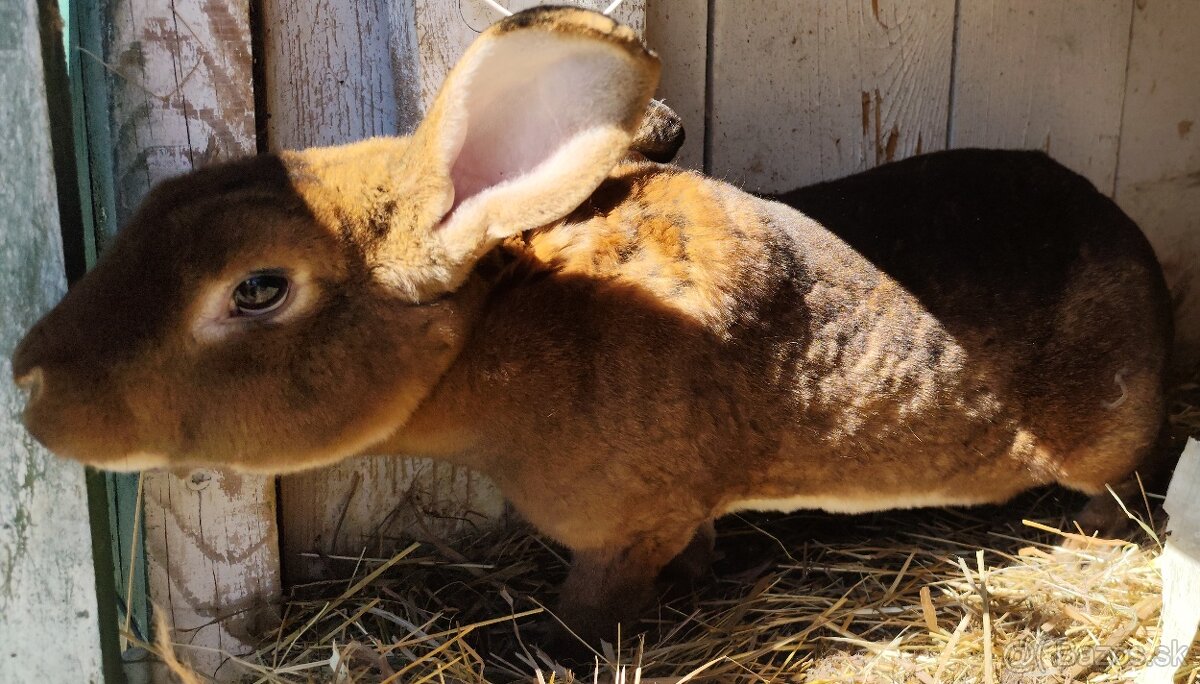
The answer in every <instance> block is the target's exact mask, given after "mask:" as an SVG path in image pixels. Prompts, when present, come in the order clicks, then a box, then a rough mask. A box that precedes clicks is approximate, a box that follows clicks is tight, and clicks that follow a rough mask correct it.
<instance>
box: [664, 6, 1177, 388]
mask: <svg viewBox="0 0 1200 684" xmlns="http://www.w3.org/2000/svg"><path fill="white" fill-rule="evenodd" d="M659 3H661V5H659ZM684 4H685V5H687V6H689V7H690V6H691V5H690V4H689V3H684ZM656 5H658V6H659V7H661V8H674V7H675V2H674V1H673V0H650V8H651V9H650V15H651V17H654V16H657V15H658V14H659V13H660V12H676V13H678V11H677V10H674V9H655V7H656ZM709 7H710V8H711V14H710V15H709V16H708V22H709V23H710V24H711V27H712V30H711V52H710V54H709V56H708V57H709V59H710V60H711V77H710V80H709V81H708V82H707V83H706V87H707V89H708V99H709V108H708V111H707V121H706V122H705V121H700V120H696V123H695V124H694V123H693V120H692V119H688V120H687V124H688V125H689V127H691V128H692V129H693V130H694V129H695V128H696V126H703V125H704V124H705V123H707V125H708V138H709V148H708V149H707V150H706V154H707V157H708V159H709V166H708V169H707V170H708V171H710V172H711V173H713V174H715V175H717V176H721V177H724V178H727V179H729V180H732V181H734V182H739V183H742V184H744V185H745V186H746V187H748V188H749V189H752V190H756V191H761V192H779V191H784V190H789V189H791V188H794V187H798V186H800V185H805V184H808V183H812V182H815V181H819V180H826V179H829V178H836V177H838V176H842V175H845V174H847V173H851V172H854V171H858V170H862V169H866V168H869V167H871V166H874V165H876V164H879V163H881V162H884V161H887V160H889V159H899V158H902V157H906V156H909V155H912V154H915V153H918V152H923V151H931V150H936V149H943V148H947V147H971V146H986V147H1008V148H1035V149H1044V150H1046V151H1047V152H1049V153H1050V154H1051V155H1052V156H1054V157H1055V158H1056V159H1058V160H1059V161H1061V162H1063V163H1064V164H1066V165H1067V166H1069V167H1071V168H1072V169H1074V170H1076V171H1078V172H1080V173H1082V174H1084V175H1085V176H1087V177H1088V178H1089V179H1091V180H1092V182H1094V183H1095V184H1096V185H1097V187H1098V188H1100V189H1101V190H1102V191H1103V192H1105V193H1108V194H1111V195H1113V196H1114V197H1115V199H1116V200H1117V202H1118V203H1119V204H1120V205H1121V206H1122V207H1123V208H1124V209H1125V210H1126V211H1128V212H1129V213H1130V215H1132V216H1133V217H1134V218H1135V219H1136V220H1137V221H1138V222H1139V224H1140V225H1141V226H1142V228H1143V230H1145V232H1146V233H1147V235H1148V236H1149V237H1150V240H1151V242H1152V243H1154V246H1155V249H1156V250H1157V252H1158V256H1159V259H1160V260H1161V261H1162V263H1163V266H1164V269H1165V271H1166V273H1167V278H1168V280H1169V281H1170V284H1171V288H1172V292H1173V294H1174V297H1175V300H1176V310H1177V316H1176V323H1177V328H1178V333H1179V335H1178V337H1179V344H1178V345H1177V348H1178V351H1179V364H1180V366H1181V367H1182V368H1183V369H1185V370H1186V369H1191V370H1195V369H1196V368H1197V362H1198V361H1200V292H1198V291H1197V284H1196V279H1197V273H1198V271H1197V269H1198V264H1200V182H1198V181H1197V177H1198V174H1200V130H1195V131H1194V130H1193V127H1194V126H1195V123H1196V122H1197V121H1200V40H1198V38H1200V29H1197V27H1198V26H1200V2H1196V0H1087V1H1084V0H904V2H900V1H899V0H852V1H851V2H848V3H829V2H822V1H821V0H750V1H743V0H714V1H713V2H712V3H711V4H710V5H709ZM697 11H699V10H692V13H693V14H694V13H695V12H697ZM681 21H682V22H683V23H685V24H700V23H702V22H701V21H699V20H697V19H695V18H694V17H693V16H686V15H685V16H684V18H683V19H682V20H681ZM652 28H653V24H652ZM653 33H654V32H653V31H652V34H653ZM659 35H662V36H663V37H664V38H665V39H666V45H665V46H660V50H661V51H663V52H664V54H665V55H668V56H669V55H672V54H675V53H677V52H679V51H680V50H682V49H684V48H680V47H679V45H678V44H677V42H678V41H686V44H687V45H689V46H691V45H694V44H696V42H697V41H698V40H699V37H698V32H697V31H696V30H695V29H687V30H684V31H665V32H662V33H660V34H659ZM693 59H694V58H693ZM675 76H676V75H675V74H672V73H670V72H669V73H668V75H667V78H668V79H670V78H674V77H675ZM683 78H684V79H685V80H688V81H689V86H688V88H689V89H690V90H691V92H694V90H695V88H698V87H699V84H697V83H696V82H695V76H694V74H689V75H685V76H683ZM679 87H680V85H679V84H678V83H671V82H668V83H666V84H664V86H663V88H664V90H666V91H668V92H670V91H671V90H675V89H678V88H679ZM685 118H686V117H685Z"/></svg>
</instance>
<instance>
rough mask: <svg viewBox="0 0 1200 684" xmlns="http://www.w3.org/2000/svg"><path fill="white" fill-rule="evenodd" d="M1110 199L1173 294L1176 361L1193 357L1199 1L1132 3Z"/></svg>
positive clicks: (1199, 235)
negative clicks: (1136, 228) (1143, 239)
mask: <svg viewBox="0 0 1200 684" xmlns="http://www.w3.org/2000/svg"><path fill="white" fill-rule="evenodd" d="M1132 36H1133V43H1132V45H1131V46H1130V50H1129V78H1128V84H1127V86H1126V87H1127V93H1126V97H1125V114H1124V116H1123V117H1122V121H1123V125H1122V128H1121V152H1120V157H1119V159H1120V162H1119V165H1118V168H1117V192H1116V199H1117V203H1118V204H1120V205H1121V207H1122V208H1123V209H1124V210H1125V211H1127V212H1129V214H1130V216H1132V217H1133V218H1134V220H1136V221H1137V222H1138V224H1139V225H1141V226H1142V229H1143V230H1144V231H1146V234H1147V235H1148V236H1149V237H1150V241H1151V242H1152V243H1153V244H1154V249H1155V251H1156V252H1157V253H1158V258H1159V260H1160V261H1161V262H1162V264H1163V269H1164V270H1165V271H1166V274H1167V281H1168V283H1169V284H1170V285H1171V290H1172V293H1173V294H1174V297H1175V301H1176V312H1177V314H1176V317H1175V321H1176V329H1177V333H1178V335H1177V337H1178V341H1179V344H1178V345H1177V347H1178V350H1179V354H1178V357H1179V358H1178V361H1179V362H1180V364H1181V365H1183V366H1184V367H1188V368H1190V369H1192V370H1196V366H1197V365H1198V362H1200V282H1198V277H1200V2H1197V1H1196V0H1151V1H1150V2H1138V3H1137V5H1136V9H1135V11H1134V17H1133V33H1132Z"/></svg>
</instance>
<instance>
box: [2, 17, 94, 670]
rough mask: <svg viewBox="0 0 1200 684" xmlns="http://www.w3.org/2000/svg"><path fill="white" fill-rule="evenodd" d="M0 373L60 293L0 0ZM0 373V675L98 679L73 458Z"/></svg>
mask: <svg viewBox="0 0 1200 684" xmlns="http://www.w3.org/2000/svg"><path fill="white" fill-rule="evenodd" d="M0 92H3V93H4V94H5V95H4V98H3V99H0V131H4V135H2V136H0V374H2V375H3V377H5V378H8V377H10V376H11V368H10V365H9V363H10V362H9V357H10V356H11V354H12V351H13V348H14V347H15V346H16V344H17V342H18V341H19V339H20V337H21V335H22V334H23V333H24V331H25V330H27V329H28V328H29V327H30V326H31V325H32V324H33V323H34V322H35V321H36V320H37V319H38V318H39V317H40V316H41V315H42V314H43V313H45V312H46V311H47V310H48V309H49V308H50V307H51V306H53V305H54V303H55V302H57V301H58V299H59V298H60V297H61V296H62V295H63V293H64V292H65V291H66V279H65V273H64V268H63V253H62V243H61V237H60V233H59V211H58V204H57V201H56V188H55V173H54V168H53V165H52V163H53V162H52V158H51V147H50V130H49V116H48V111H47V107H46V91H45V88H44V85H43V63H42V58H41V41H40V38H39V34H38V6H37V3H35V2H34V0H17V1H16V2H6V3H4V4H3V5H0ZM24 404H25V397H24V396H22V394H21V393H20V391H18V390H17V388H16V387H15V386H13V384H12V383H11V382H7V381H6V382H0V405H2V406H3V410H2V411H0V451H2V452H3V455H2V456H0V616H3V617H0V681H4V682H101V681H102V680H103V662H102V657H101V647H100V631H99V626H98V620H97V605H98V604H97V596H96V584H95V574H94V572H93V566H92V546H91V533H90V530H89V521H88V513H87V492H86V487H85V482H84V471H83V468H82V466H80V465H78V464H76V463H71V462H68V461H65V460H63V459H58V458H55V457H54V456H52V455H51V454H50V453H48V452H47V451H46V450H45V449H42V448H41V447H40V446H38V445H37V444H36V443H35V442H34V441H33V439H32V438H31V437H30V436H29V435H28V434H27V433H26V432H25V429H24V428H23V427H22V426H21V423H20V420H19V416H20V415H21V411H22V409H23V407H24Z"/></svg>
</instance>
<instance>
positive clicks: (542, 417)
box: [389, 150, 1171, 612]
mask: <svg viewBox="0 0 1200 684" xmlns="http://www.w3.org/2000/svg"><path fill="white" fill-rule="evenodd" d="M782 199H784V200H786V201H787V202H788V203H789V204H794V205H795V206H798V207H800V208H804V209H807V210H808V215H805V214H801V213H798V212H796V211H794V210H792V209H790V208H789V207H786V206H783V205H781V204H778V203H774V202H769V201H767V200H748V199H747V198H746V196H745V195H744V194H742V193H741V192H740V191H737V190H735V189H733V188H732V187H730V186H728V185H725V184H722V183H719V182H716V181H713V180H709V179H706V178H703V177H701V176H699V175H697V174H694V173H690V172H685V171H681V170H679V169H677V168H674V167H669V166H660V165H656V164H628V165H625V166H622V167H620V168H618V169H617V170H616V171H615V172H614V174H613V175H612V177H610V178H609V179H608V180H606V181H605V182H604V183H603V184H602V185H601V186H600V188H599V189H598V190H597V192H596V193H595V194H594V195H593V196H592V197H591V198H590V199H589V200H588V202H586V203H585V204H584V205H583V206H581V207H580V208H579V209H577V210H576V211H575V212H574V213H573V214H572V215H571V216H570V217H569V218H568V219H566V220H565V221H563V222H561V223H559V224H556V225H554V226H550V227H546V228H543V229H539V230H536V231H532V232H530V233H528V234H525V235H523V236H521V237H519V238H517V239H513V240H510V241H508V242H507V243H506V244H505V245H504V246H503V248H502V249H501V250H500V251H499V253H497V254H495V255H493V257H494V259H495V261H496V262H497V263H493V264H490V265H489V266H488V268H486V269H483V270H490V269H495V270H496V274H495V275H492V276H490V277H491V278H492V279H493V281H494V284H492V285H491V286H490V290H489V294H488V295H487V297H486V298H485V300H484V302H483V303H482V304H481V309H480V312H479V317H478V320H477V322H476V323H475V324H474V325H473V326H472V332H471V334H470V336H469V338H468V340H467V342H466V343H465V346H464V348H463V351H462V352H461V353H460V354H459V355H458V357H457V360H456V361H455V362H454V363H453V364H452V365H451V366H450V368H449V370H448V372H447V373H446V375H445V376H444V377H443V379H442V381H441V382H440V383H439V385H438V386H437V387H436V388H435V389H434V391H433V393H432V394H431V395H430V397H429V398H428V399H427V400H426V401H425V402H424V403H423V404H422V406H421V408H420V409H419V410H418V411H417V412H416V413H415V415H414V416H413V418H412V420H411V421H410V422H409V424H408V425H407V426H406V427H405V428H404V429H403V430H401V431H400V432H399V433H398V434H397V435H396V436H395V438H394V439H393V440H392V441H391V442H390V443H389V446H390V447H391V448H393V449H395V450H397V451H399V452H401V453H406V452H412V451H418V452H422V453H427V452H429V448H428V446H427V445H429V444H431V443H436V444H439V445H442V446H443V447H444V448H442V449H439V450H437V451H436V452H435V455H437V456H440V457H443V458H449V459H452V460H456V461H458V462H460V463H463V464H466V465H469V466H471V467H473V468H477V469H480V470H482V471H484V472H486V473H487V474H488V475H489V476H491V477H493V478H494V479H495V480H496V482H497V483H498V484H499V486H500V488H501V489H502V491H504V492H505V494H506V496H508V497H509V498H510V499H511V500H512V501H513V503H514V504H515V505H516V507H517V508H518V509H519V510H520V511H521V513H522V514H523V515H524V516H526V517H527V518H528V519H529V520H530V521H532V522H533V523H534V524H535V525H536V526H537V527H538V528H539V529H541V530H543V531H544V532H546V533H547V534H550V535H551V536H553V537H555V538H556V539H558V540H560V541H562V542H563V543H564V544H566V545H567V546H569V547H570V548H571V549H572V550H574V551H575V552H576V553H577V554H584V555H586V554H594V555H596V556H597V557H598V560H597V561H596V562H597V563H600V564H613V563H623V564H627V565H629V564H632V565H634V566H636V567H629V568H622V569H621V570H620V571H614V573H613V574H621V573H632V574H635V575H639V576H638V577H637V579H636V581H633V582H632V584H633V585H638V586H641V587H643V588H644V587H647V586H649V584H648V583H649V582H650V580H652V579H653V575H654V574H655V573H656V572H657V571H658V569H659V568H661V567H662V566H663V565H664V564H665V563H666V562H667V561H668V560H669V559H670V558H672V557H673V556H675V555H676V554H678V553H679V552H681V551H683V549H684V548H685V547H686V546H687V544H688V542H689V541H690V540H691V539H692V535H693V533H694V532H695V531H696V529H697V528H698V527H700V526H702V525H703V524H704V523H705V522H706V521H709V520H711V519H712V518H714V517H716V516H719V515H721V514H724V513H727V512H730V511H734V510H742V509H755V510H792V509H798V508H821V509H825V510H828V511H835V512H861V511H871V510H883V509H890V508H908V507H915V506H939V505H951V504H977V503H989V502H1000V501H1004V500H1006V499H1008V498H1010V497H1011V496H1013V495H1015V494H1017V493H1019V492H1021V491H1023V490H1026V489H1028V488H1030V487H1034V486H1037V485H1042V484H1048V483H1059V484H1062V485H1064V486H1067V487H1070V488H1073V489H1077V490H1080V491H1084V492H1088V493H1097V492H1100V491H1102V490H1103V487H1104V485H1105V484H1106V483H1116V482H1118V481H1120V480H1122V479H1123V478H1125V477H1126V476H1128V475H1129V474H1130V472H1131V471H1132V470H1133V468H1134V467H1135V466H1136V465H1137V464H1138V463H1139V461H1140V460H1141V459H1142V458H1143V457H1144V456H1145V455H1146V453H1147V452H1148V450H1149V449H1150V448H1151V446H1152V445H1153V443H1154V441H1155V438H1156V436H1157V434H1158V432H1159V429H1160V427H1161V425H1162V421H1163V400H1162V384H1163V373H1164V369H1165V363H1166V355H1167V349H1168V348H1169V340H1170V334H1171V333H1170V310H1169V304H1168V298H1167V292H1166V289H1165V285H1164V284H1163V280H1162V276H1161V274H1160V272H1159V268H1158V265H1157V262H1156V261H1155V259H1154V255H1153V253H1152V251H1151V249H1150V247H1149V245H1148V244H1147V242H1146V240H1145V239H1144V238H1143V236H1142V235H1141V233H1140V232H1139V231H1138V229H1137V228H1136V226H1135V225H1134V224H1133V223H1132V222H1130V220H1129V219H1128V218H1127V217H1126V216H1125V215H1124V214H1122V213H1121V212H1120V210H1119V209H1117V208H1116V206H1115V205H1114V204H1113V203H1112V202H1111V201H1109V200H1108V199H1107V198H1105V197H1103V196H1102V195H1101V194H1100V193H1099V192H1097V191H1096V190H1095V188H1093V187H1092V186H1091V185H1090V184H1089V183H1088V182H1087V181H1086V180H1085V179H1083V178H1082V177H1080V176H1078V175H1077V174H1075V173H1073V172H1071V171H1069V170H1067V169H1065V168H1064V167H1062V166H1061V165H1058V164H1057V163H1055V162H1053V161H1051V160H1050V159H1049V158H1048V157H1046V156H1045V155H1043V154H1041V153H1035V152H1004V151H982V150H963V151H954V152H945V153H938V154H931V155H926V156H923V157H918V158H914V159H911V160H908V161H904V162H899V163H895V164H890V165H888V166H885V167H881V168H878V169H876V170H873V171H868V172H866V173H862V174H859V175H855V176H851V177H849V178H845V179H842V180H838V181H833V182H830V183H824V184H821V185H817V186H813V187H811V188H806V189H803V190H800V191H797V192H796V193H793V194H791V195H788V196H785V197H784V198H782ZM818 217H819V218H821V219H823V220H824V223H821V222H818V220H817V218H818ZM481 277H482V276H481ZM445 435H454V436H455V437H454V439H453V440H446V439H445V438H444V436H445ZM630 556H632V557H634V558H636V559H637V560H636V561H630V560H629V557H630ZM610 557H611V558H610ZM623 591H624V592H626V593H627V592H629V591H631V589H630V588H629V587H626V588H625V589H624V590H623ZM642 591H643V592H644V589H642ZM611 595H612V594H611V592H609V593H608V594H607V595H606V596H604V597H600V598H597V599H596V600H595V601H593V603H594V604H596V605H594V606H592V608H593V609H595V608H598V607H599V606H602V605H603V604H604V603H605V601H607V600H609V598H610V597H611ZM593 612H594V611H593Z"/></svg>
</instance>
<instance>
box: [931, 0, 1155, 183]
mask: <svg viewBox="0 0 1200 684" xmlns="http://www.w3.org/2000/svg"><path fill="white" fill-rule="evenodd" d="M1132 7H1133V3H1131V2H1130V1H1129V0H1089V1H1088V2H1077V1H1076V0H971V1H970V2H963V3H961V5H960V10H959V26H958V41H957V44H958V50H957V54H956V55H955V66H954V75H955V78H954V96H953V110H952V111H951V117H952V124H951V136H950V145H951V146H952V147H1006V148H1023V149H1042V150H1046V151H1047V152H1049V153H1050V154H1051V155H1052V156H1053V157H1054V158H1055V159H1057V160H1058V161H1060V162H1062V163H1064V164H1066V165H1067V166H1069V167H1071V168H1072V169H1074V170H1075V171H1078V172H1079V173H1082V174H1083V175H1085V176H1087V177H1088V178H1089V179H1091V181H1092V182H1093V183H1095V184H1096V186H1097V187H1099V188H1100V189H1101V190H1102V191H1104V192H1105V193H1111V192H1112V188H1113V177H1114V173H1115V170H1116V161H1117V138H1118V135H1119V133H1120V125H1121V102H1122V98H1123V95H1124V88H1125V64H1126V58H1127V55H1128V52H1129V21H1130V12H1131V11H1132Z"/></svg>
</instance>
